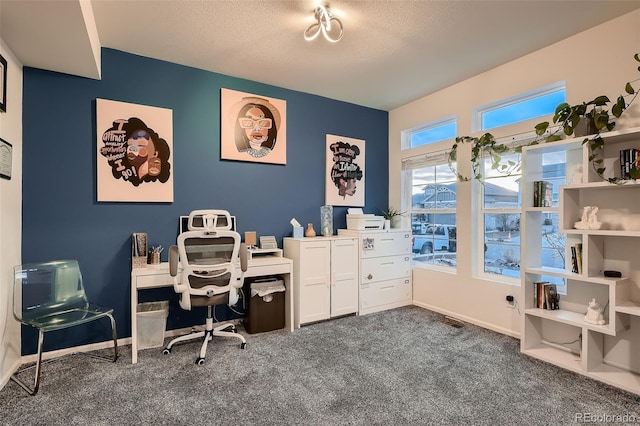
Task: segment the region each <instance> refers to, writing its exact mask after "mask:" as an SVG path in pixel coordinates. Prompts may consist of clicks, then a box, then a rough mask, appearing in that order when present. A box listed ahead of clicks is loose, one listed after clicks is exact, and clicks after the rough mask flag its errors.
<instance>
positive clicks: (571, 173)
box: [567, 164, 582, 185]
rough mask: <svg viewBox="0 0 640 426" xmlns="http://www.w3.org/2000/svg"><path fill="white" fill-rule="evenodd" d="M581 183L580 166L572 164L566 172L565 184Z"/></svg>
mask: <svg viewBox="0 0 640 426" xmlns="http://www.w3.org/2000/svg"><path fill="white" fill-rule="evenodd" d="M578 183H582V164H574V165H572V166H570V167H569V169H568V170H567V184H569V185H575V184H578Z"/></svg>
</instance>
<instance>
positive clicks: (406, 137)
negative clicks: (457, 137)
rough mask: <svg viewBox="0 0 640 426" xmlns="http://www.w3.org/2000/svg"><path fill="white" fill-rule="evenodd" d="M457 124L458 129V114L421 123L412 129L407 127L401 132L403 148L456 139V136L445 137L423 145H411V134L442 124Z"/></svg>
mask: <svg viewBox="0 0 640 426" xmlns="http://www.w3.org/2000/svg"><path fill="white" fill-rule="evenodd" d="M451 123H453V124H455V125H456V129H457V126H458V121H457V116H455V115H450V116H448V117H445V118H441V119H439V120H435V121H431V122H429V123H426V124H421V125H420V126H416V127H412V128H411V129H407V130H403V131H402V132H401V149H402V150H405V149H414V148H418V147H421V146H425V145H429V144H432V143H439V142H442V141H445V140H449V139H454V138H445V139H439V140H436V141H432V142H429V143H426V144H423V145H417V146H411V136H412V135H415V134H416V133H422V132H427V131H429V130H432V129H435V128H437V127H440V126H444V125H447V124H451Z"/></svg>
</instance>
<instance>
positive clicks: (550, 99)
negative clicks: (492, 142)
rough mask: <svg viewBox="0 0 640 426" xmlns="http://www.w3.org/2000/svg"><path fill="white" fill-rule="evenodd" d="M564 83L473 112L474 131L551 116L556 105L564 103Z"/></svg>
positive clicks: (495, 103) (501, 101)
mask: <svg viewBox="0 0 640 426" xmlns="http://www.w3.org/2000/svg"><path fill="white" fill-rule="evenodd" d="M565 100H566V89H565V83H564V82H560V83H555V84H552V85H549V86H545V87H541V88H539V89H536V90H533V91H530V92H527V93H523V94H520V95H517V96H514V97H511V98H507V99H503V100H500V101H498V102H494V103H491V104H488V105H485V106H482V107H480V108H477V109H476V110H475V114H474V126H473V127H474V129H475V130H476V131H478V130H482V131H486V130H489V129H493V128H495V127H499V126H506V125H507V124H513V123H518V122H520V121H525V120H529V119H533V118H536V117H542V116H544V115H547V114H553V113H554V112H555V109H556V106H558V104H560V103H562V102H565Z"/></svg>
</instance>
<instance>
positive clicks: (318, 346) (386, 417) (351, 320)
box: [0, 307, 640, 425]
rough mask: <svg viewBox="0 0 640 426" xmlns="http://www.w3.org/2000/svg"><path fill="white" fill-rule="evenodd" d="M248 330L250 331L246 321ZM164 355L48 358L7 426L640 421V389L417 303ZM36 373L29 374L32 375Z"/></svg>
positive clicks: (1, 395) (9, 404)
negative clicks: (623, 387)
mask: <svg viewBox="0 0 640 426" xmlns="http://www.w3.org/2000/svg"><path fill="white" fill-rule="evenodd" d="M240 331H241V332H244V330H242V329H241V328H240ZM247 341H248V346H247V349H246V350H241V349H240V348H239V345H238V344H237V343H236V342H235V341H231V340H229V339H224V340H218V341H216V342H212V343H210V345H209V352H208V357H207V360H206V362H205V365H203V366H196V365H195V364H194V360H195V358H196V356H197V351H198V345H197V344H196V343H187V344H183V345H180V346H177V347H175V348H174V350H173V353H172V354H171V355H169V356H164V355H162V353H161V349H147V350H144V351H142V352H140V356H139V363H138V364H137V365H132V364H131V351H130V347H128V346H127V347H123V348H121V349H122V350H121V358H120V359H119V360H118V362H116V363H115V364H114V363H108V362H103V361H99V360H95V359H92V358H88V357H83V356H78V355H74V356H69V357H65V358H63V359H62V360H61V361H56V362H52V363H49V364H46V365H45V367H44V369H43V373H42V385H41V390H40V392H39V393H38V395H36V396H35V397H30V396H28V395H27V394H26V392H24V391H23V390H22V389H21V388H20V387H19V386H18V385H17V384H15V383H13V382H9V384H7V385H6V386H5V388H4V389H3V390H2V391H0V413H1V417H0V418H1V420H0V422H1V424H4V425H132V424H136V425H150V424H159V425H160V424H165V425H206V424H212V425H405V424H411V425H429V424H455V425H515V424H526V425H558V424H573V423H575V420H576V417H575V416H576V413H590V414H591V415H600V416H602V415H606V416H624V415H627V416H628V418H633V417H632V416H635V419H636V421H640V412H639V411H638V410H639V406H640V397H639V396H636V395H633V394H630V393H627V392H624V391H620V390H618V389H616V388H613V387H610V386H607V385H604V384H602V383H600V382H597V381H593V380H591V379H588V378H585V377H583V376H580V375H577V374H574V373H571V372H568V371H565V370H562V369H559V368H556V367H554V366H551V365H549V364H546V363H543V362H540V361H537V360H534V359H531V358H529V357H526V356H524V355H521V354H520V353H519V341H518V340H516V339H513V338H511V337H507V336H504V335H501V334H498V333H494V332H491V331H488V330H485V329H482V328H480V327H476V326H473V325H469V324H466V325H465V326H464V327H463V328H455V327H452V326H450V325H447V324H445V323H443V322H442V316H441V315H438V314H435V313H433V312H430V311H426V310H423V309H421V308H417V307H406V308H400V309H395V310H391V311H386V312H381V313H377V314H370V315H365V316H361V317H353V316H352V317H346V318H340V319H336V320H331V321H327V322H323V323H318V324H313V325H309V326H306V327H302V328H301V329H299V330H296V331H295V332H294V333H288V332H285V331H273V332H269V333H261V334H253V335H247ZM29 374H30V373H29Z"/></svg>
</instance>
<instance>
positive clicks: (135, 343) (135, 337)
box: [131, 279, 138, 364]
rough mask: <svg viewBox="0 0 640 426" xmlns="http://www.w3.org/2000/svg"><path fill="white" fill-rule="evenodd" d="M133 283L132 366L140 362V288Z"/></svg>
mask: <svg viewBox="0 0 640 426" xmlns="http://www.w3.org/2000/svg"><path fill="white" fill-rule="evenodd" d="M136 284H137V283H136V282H135V281H134V279H132V281H131V364H136V363H137V362H138V316H137V315H136V312H137V310H138V287H137V285H136Z"/></svg>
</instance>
